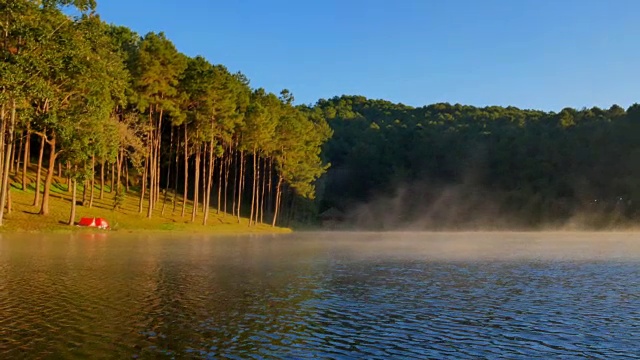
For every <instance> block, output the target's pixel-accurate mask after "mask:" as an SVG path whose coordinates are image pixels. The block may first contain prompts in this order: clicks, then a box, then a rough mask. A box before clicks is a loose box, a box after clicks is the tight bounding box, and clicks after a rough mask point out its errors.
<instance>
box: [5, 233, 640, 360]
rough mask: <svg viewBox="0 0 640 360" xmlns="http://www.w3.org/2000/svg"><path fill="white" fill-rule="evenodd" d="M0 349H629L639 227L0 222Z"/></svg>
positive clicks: (635, 311)
mask: <svg viewBox="0 0 640 360" xmlns="http://www.w3.org/2000/svg"><path fill="white" fill-rule="evenodd" d="M0 236H2V237H1V238H0V357H2V358H44V357H47V356H52V357H55V358H96V357H112V358H158V357H160V358H163V357H167V358H172V357H175V358H185V357H187V358H220V357H223V358H224V357H227V358H247V357H250V356H253V357H277V358H283V357H284V358H286V357H288V358H304V357H313V356H315V357H321V358H381V359H387V358H398V357H405V358H445V357H454V358H479V357H495V356H496V355H503V356H505V357H508V358H531V357H536V356H541V357H545V358H556V357H589V358H606V359H611V358H617V357H619V358H628V357H635V356H638V354H639V353H638V348H639V347H638V342H639V340H640V281H638V280H639V279H640V266H639V265H640V235H639V234H627V233H618V234H611V233H592V234H579V233H576V234H541V233H520V234H518V233H513V234H511V233H507V234H504V233H466V234H464V233H459V234H443V233H435V234H434V233H421V234H416V233H392V234H374V233H360V234H344V233H329V234H322V233H319V234H291V235H284V236H263V237H232V238H206V237H202V236H199V237H189V236H187V237H184V238H181V239H180V238H177V237H174V238H170V237H162V238H160V237H157V236H150V235H147V236H140V237H126V236H122V235H119V234H117V233H112V234H109V235H108V236H107V235H93V236H92V235H75V236H71V237H60V236H57V237H53V236H51V237H47V236H41V237H38V236H36V237H34V236H30V237H28V238H24V237H17V236H7V235H0Z"/></svg>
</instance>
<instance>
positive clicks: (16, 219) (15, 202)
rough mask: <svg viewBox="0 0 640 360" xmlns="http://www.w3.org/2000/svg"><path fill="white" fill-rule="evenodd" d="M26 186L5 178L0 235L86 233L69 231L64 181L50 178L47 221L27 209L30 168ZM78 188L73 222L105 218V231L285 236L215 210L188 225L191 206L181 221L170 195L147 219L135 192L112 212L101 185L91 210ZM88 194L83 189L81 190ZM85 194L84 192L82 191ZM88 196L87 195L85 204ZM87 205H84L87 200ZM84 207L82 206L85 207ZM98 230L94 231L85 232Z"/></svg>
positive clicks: (32, 174) (31, 184) (111, 202)
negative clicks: (7, 204) (7, 187)
mask: <svg viewBox="0 0 640 360" xmlns="http://www.w3.org/2000/svg"><path fill="white" fill-rule="evenodd" d="M27 177H28V181H29V185H28V187H27V189H26V190H25V191H23V190H22V189H21V182H20V181H19V180H18V179H20V180H21V179H22V175H21V173H18V176H16V175H13V176H12V177H11V180H12V185H11V206H12V211H11V213H10V214H8V215H6V217H5V225H4V226H3V227H2V228H1V229H0V231H2V232H68V231H87V228H81V227H77V226H69V225H67V222H68V221H69V215H70V210H71V193H70V192H68V191H67V184H66V179H64V178H59V177H54V181H53V186H52V192H51V198H50V214H49V215H47V216H42V215H39V214H38V212H39V210H40V207H39V206H32V203H33V199H34V195H35V193H34V190H35V189H34V183H35V171H34V169H30V171H29V172H28V173H27ZM83 190H84V189H83V188H82V186H80V185H79V187H78V202H77V204H78V206H77V208H76V217H75V221H76V222H78V221H79V220H80V218H82V217H103V218H106V219H107V220H108V221H109V223H110V225H111V228H112V229H111V231H117V232H133V231H136V232H137V231H182V232H199V233H221V234H229V233H282V232H289V230H288V229H286V228H280V227H272V226H270V225H267V224H259V225H257V226H251V227H249V226H248V220H247V219H246V218H241V220H240V223H238V219H237V218H236V217H235V216H231V215H229V214H225V213H222V212H221V213H220V214H217V209H215V208H211V210H210V213H209V218H208V222H207V225H202V207H201V206H200V211H199V213H198V215H197V216H196V219H195V221H194V222H193V223H192V222H191V211H192V209H193V202H192V201H188V202H187V206H186V213H185V216H184V217H182V216H181V210H182V202H181V200H182V198H181V197H179V198H178V199H177V203H176V209H175V211H174V210H173V196H171V195H169V196H168V197H167V202H166V207H165V212H164V214H162V203H160V204H158V207H157V208H156V209H155V210H154V212H153V215H152V218H151V219H148V218H147V217H146V212H147V210H146V206H147V204H148V203H147V202H146V201H145V202H144V204H143V212H142V213H140V212H139V211H138V202H139V200H140V193H139V192H135V191H130V192H128V193H127V194H126V195H125V197H124V201H123V203H122V205H121V207H120V208H119V209H118V210H113V206H114V200H115V199H114V198H115V192H111V191H110V188H109V187H108V186H105V192H104V197H103V199H100V198H99V196H100V186H99V184H98V183H96V185H95V188H94V196H95V198H94V202H93V206H92V207H88V206H82V205H81V202H82V193H83ZM87 190H89V189H87ZM87 193H89V191H87ZM88 198H89V196H87V199H88ZM87 203H88V201H87ZM87 205H88V204H87ZM91 231H100V230H91Z"/></svg>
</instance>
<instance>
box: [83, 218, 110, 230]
mask: <svg viewBox="0 0 640 360" xmlns="http://www.w3.org/2000/svg"><path fill="white" fill-rule="evenodd" d="M78 226H88V227H97V228H99V229H108V228H109V223H108V222H107V220H105V219H103V218H90V217H84V218H82V219H80V222H79V223H78Z"/></svg>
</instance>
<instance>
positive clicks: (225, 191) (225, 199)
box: [224, 144, 235, 213]
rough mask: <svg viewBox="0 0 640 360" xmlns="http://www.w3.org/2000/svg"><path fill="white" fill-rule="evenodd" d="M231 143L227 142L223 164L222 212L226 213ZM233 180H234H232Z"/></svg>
mask: <svg viewBox="0 0 640 360" xmlns="http://www.w3.org/2000/svg"><path fill="white" fill-rule="evenodd" d="M231 161H232V157H231V144H229V149H228V151H227V157H226V159H225V165H224V212H225V213H227V210H228V208H227V198H228V197H229V193H228V188H229V171H230V170H231ZM234 181H235V180H234Z"/></svg>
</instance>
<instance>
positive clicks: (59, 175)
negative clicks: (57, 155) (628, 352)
mask: <svg viewBox="0 0 640 360" xmlns="http://www.w3.org/2000/svg"><path fill="white" fill-rule="evenodd" d="M58 177H62V163H61V162H58Z"/></svg>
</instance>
